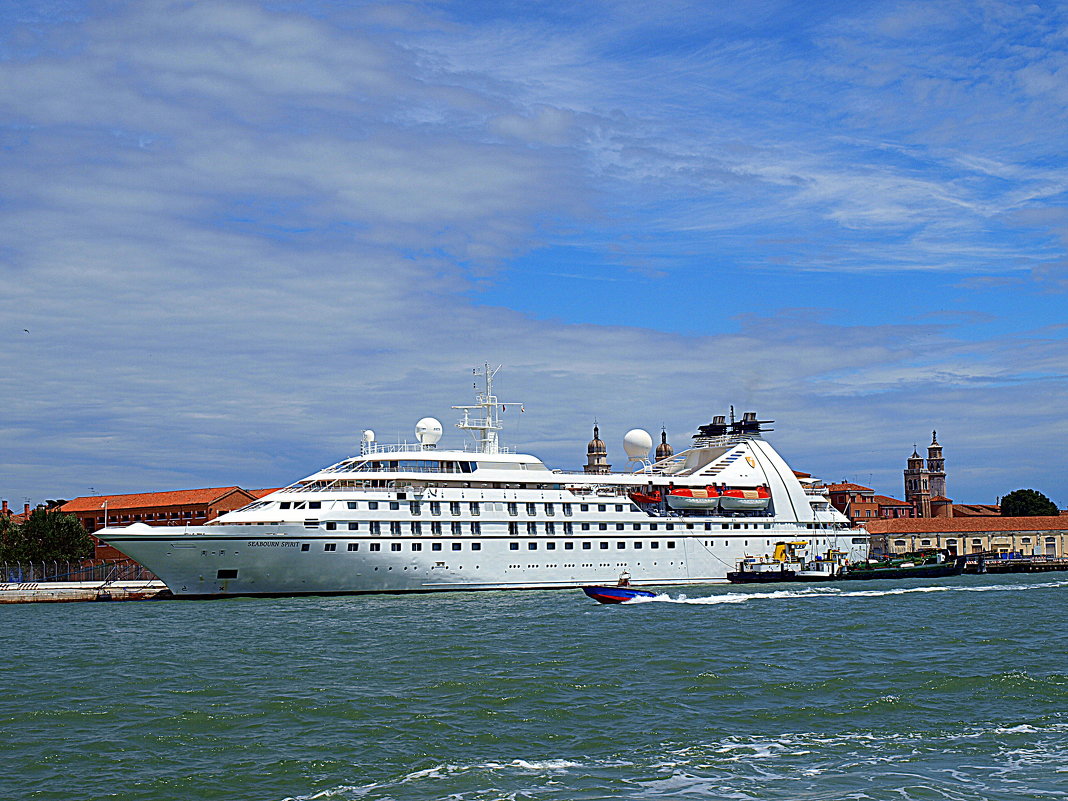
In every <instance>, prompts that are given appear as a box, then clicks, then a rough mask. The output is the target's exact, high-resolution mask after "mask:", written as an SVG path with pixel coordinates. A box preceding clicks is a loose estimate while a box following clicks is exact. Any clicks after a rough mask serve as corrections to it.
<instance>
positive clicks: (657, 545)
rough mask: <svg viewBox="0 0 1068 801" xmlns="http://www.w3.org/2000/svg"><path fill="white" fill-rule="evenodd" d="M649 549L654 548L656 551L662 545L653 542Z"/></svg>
mask: <svg viewBox="0 0 1068 801" xmlns="http://www.w3.org/2000/svg"><path fill="white" fill-rule="evenodd" d="M649 547H650V548H652V549H653V550H654V551H655V550H656V549H657V548H659V547H660V543H659V542H657V541H656V540H653V541H652V542H650V543H649Z"/></svg>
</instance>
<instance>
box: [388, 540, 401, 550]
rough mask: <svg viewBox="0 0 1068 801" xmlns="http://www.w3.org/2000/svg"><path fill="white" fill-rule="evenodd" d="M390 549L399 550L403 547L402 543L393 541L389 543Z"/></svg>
mask: <svg viewBox="0 0 1068 801" xmlns="http://www.w3.org/2000/svg"><path fill="white" fill-rule="evenodd" d="M389 549H390V550H391V551H399V550H400V549H401V544H400V543H399V542H391V543H390V544H389Z"/></svg>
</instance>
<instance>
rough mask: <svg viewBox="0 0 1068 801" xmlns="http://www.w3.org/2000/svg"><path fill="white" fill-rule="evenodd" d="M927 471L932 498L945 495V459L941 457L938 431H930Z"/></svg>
mask: <svg viewBox="0 0 1068 801" xmlns="http://www.w3.org/2000/svg"><path fill="white" fill-rule="evenodd" d="M927 472H928V473H929V474H930V487H931V497H932V498H939V497H941V498H945V497H946V460H945V459H943V458H942V446H941V445H939V444H938V432H937V431H932V432H931V444H930V445H929V446H928V447H927Z"/></svg>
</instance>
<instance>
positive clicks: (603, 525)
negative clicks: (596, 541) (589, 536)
mask: <svg viewBox="0 0 1068 801" xmlns="http://www.w3.org/2000/svg"><path fill="white" fill-rule="evenodd" d="M597 528H598V529H599V530H601V531H607V530H608V524H607V523H598V524H597Z"/></svg>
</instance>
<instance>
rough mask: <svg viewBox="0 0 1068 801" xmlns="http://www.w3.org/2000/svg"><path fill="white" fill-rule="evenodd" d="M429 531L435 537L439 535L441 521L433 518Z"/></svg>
mask: <svg viewBox="0 0 1068 801" xmlns="http://www.w3.org/2000/svg"><path fill="white" fill-rule="evenodd" d="M430 533H431V534H433V535H434V536H436V537H440V536H441V523H440V522H438V521H437V520H434V521H433V522H432V523H431V524H430Z"/></svg>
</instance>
